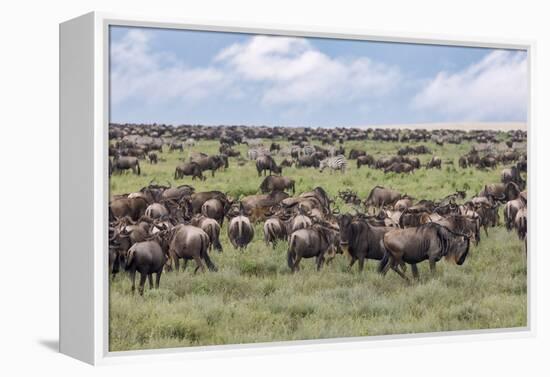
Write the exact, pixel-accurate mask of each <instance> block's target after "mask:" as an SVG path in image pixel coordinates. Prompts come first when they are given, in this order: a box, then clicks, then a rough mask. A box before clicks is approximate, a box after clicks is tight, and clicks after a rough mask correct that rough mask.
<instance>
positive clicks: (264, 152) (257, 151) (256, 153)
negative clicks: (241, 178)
mask: <svg viewBox="0 0 550 377" xmlns="http://www.w3.org/2000/svg"><path fill="white" fill-rule="evenodd" d="M247 154H248V159H250V160H256V159H257V158H258V157H261V156H270V155H271V153H269V149H267V148H265V147H257V148H250V149H249V150H248V152H247Z"/></svg>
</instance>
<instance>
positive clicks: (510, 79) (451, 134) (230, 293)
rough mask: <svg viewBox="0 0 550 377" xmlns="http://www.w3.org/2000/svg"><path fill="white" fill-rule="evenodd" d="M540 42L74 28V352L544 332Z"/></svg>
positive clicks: (89, 357)
mask: <svg viewBox="0 0 550 377" xmlns="http://www.w3.org/2000/svg"><path fill="white" fill-rule="evenodd" d="M532 48H533V46H532V44H531V43H524V42H520V43H517V42H509V41H504V42H502V41H485V40H466V41H461V40H449V39H433V38H432V39H429V38H425V37H422V36H408V35H407V36H404V35H384V34H377V33H369V34H367V33H364V32H357V31H346V30H335V31H334V30H310V29H308V28H296V30H291V29H288V28H287V29H285V28H277V27H265V26H264V27H257V26H254V27H248V26H246V25H230V24H226V25H222V24H218V25H208V24H193V23H185V22H181V21H177V20H176V21H174V20H169V19H167V20H158V19H155V20H153V19H143V18H128V17H121V16H114V15H106V14H100V13H91V14H87V15H84V16H81V17H79V18H76V19H74V20H70V21H67V22H65V23H63V24H61V26H60V51H61V52H60V76H61V81H60V93H61V97H60V102H61V107H60V123H61V132H60V145H61V150H60V172H61V180H60V203H61V209H60V217H61V235H60V237H61V250H60V270H61V275H60V297H61V300H60V301H61V304H60V329H61V330H60V331H61V334H60V349H61V351H62V352H63V353H66V354H69V355H71V356H74V357H76V358H78V359H81V360H84V361H86V362H89V363H105V362H113V361H118V360H132V359H136V358H138V359H139V358H144V357H148V358H152V357H158V356H160V355H166V354H171V355H173V356H174V357H182V356H184V355H190V354H195V355H196V352H197V351H201V352H205V353H206V354H208V355H218V354H220V353H224V352H226V353H227V352H236V353H239V352H240V353H242V352H256V351H259V350H263V351H261V352H266V351H269V350H273V349H279V350H280V349H288V348H289V347H291V348H290V349H294V348H295V347H298V348H299V347H303V348H304V347H305V348H311V349H316V348H319V347H341V346H342V345H345V344H350V343H351V342H352V341H353V343H354V344H358V345H361V346H365V345H367V344H369V345H373V346H376V344H378V343H377V342H388V341H389V342H400V341H405V342H411V341H418V339H420V338H421V337H423V336H426V335H430V336H434V335H437V336H440V337H442V339H452V338H453V337H452V336H453V335H460V336H464V337H467V336H470V337H488V336H491V334H493V335H494V333H498V334H502V333H506V334H508V335H511V334H519V335H523V336H524V335H525V334H529V333H530V332H531V331H532V318H531V316H530V310H529V308H530V301H529V297H530V290H531V288H532V287H531V284H530V281H531V279H532V276H531V273H530V271H531V270H530V268H529V266H530V263H531V262H532V254H533V250H532V249H531V247H530V246H531V245H530V243H529V242H528V238H529V232H528V223H529V221H528V219H529V216H528V213H529V212H528V209H527V208H528V203H529V200H530V199H528V198H529V196H530V195H528V193H531V194H532V191H530V190H529V186H530V184H529V183H528V182H530V181H531V179H530V176H529V174H528V172H529V169H528V156H529V154H530V148H529V140H530V139H531V137H532V132H533V128H532V125H531V123H530V113H531V101H530V94H531V80H532V77H531V60H530V54H531V52H532ZM529 163H531V161H530V162H529ZM76 245H78V246H76ZM371 340H376V341H377V342H371ZM281 347H283V348H281ZM285 347H286V348H285Z"/></svg>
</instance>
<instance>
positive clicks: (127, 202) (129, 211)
mask: <svg viewBox="0 0 550 377" xmlns="http://www.w3.org/2000/svg"><path fill="white" fill-rule="evenodd" d="M147 206H148V202H147V200H146V199H145V198H143V197H135V198H118V199H115V200H113V201H112V202H111V203H110V204H109V208H110V212H111V213H112V214H113V216H114V217H115V218H117V219H120V218H123V217H126V216H129V217H130V218H131V219H132V220H134V221H137V220H138V219H139V218H140V217H141V216H143V215H144V214H145V210H146V209H147Z"/></svg>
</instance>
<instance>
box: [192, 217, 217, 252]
mask: <svg viewBox="0 0 550 377" xmlns="http://www.w3.org/2000/svg"><path fill="white" fill-rule="evenodd" d="M191 225H193V226H196V227H199V228H201V229H202V230H204V231H205V232H206V234H208V238H210V248H214V249H216V250H218V252H220V253H221V252H222V251H223V247H222V244H221V243H220V231H221V228H220V224H218V222H217V221H216V220H214V219H212V218H209V217H206V216H203V215H195V216H193V218H192V219H191Z"/></svg>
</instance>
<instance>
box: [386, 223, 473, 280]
mask: <svg viewBox="0 0 550 377" xmlns="http://www.w3.org/2000/svg"><path fill="white" fill-rule="evenodd" d="M384 247H385V248H386V250H387V253H386V255H385V256H384V258H383V259H382V261H381V262H380V265H379V271H380V272H381V273H383V274H385V273H386V272H387V271H388V269H389V268H391V269H393V270H394V271H395V272H396V273H397V274H398V275H399V276H401V277H402V278H403V279H405V280H409V279H408V278H407V276H406V275H405V274H404V273H403V272H402V271H400V270H399V269H398V268H397V267H398V266H399V265H401V264H402V263H403V262H405V263H408V264H410V265H411V267H412V273H413V277H415V278H418V268H417V267H416V264H417V263H420V262H422V261H424V260H428V261H429V263H430V270H431V271H432V273H433V272H435V264H436V262H437V261H439V260H440V259H441V258H442V257H452V258H453V259H454V261H455V263H456V264H458V265H459V266H460V265H462V264H463V263H464V261H465V260H466V256H467V255H468V252H469V250H470V238H469V237H468V236H467V235H464V234H460V233H455V232H453V231H451V230H450V229H448V228H446V227H444V226H442V225H439V224H436V223H427V224H424V225H421V226H419V227H417V228H407V229H394V230H391V231H389V232H387V233H386V234H385V235H384Z"/></svg>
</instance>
